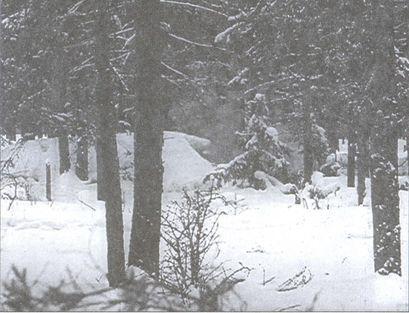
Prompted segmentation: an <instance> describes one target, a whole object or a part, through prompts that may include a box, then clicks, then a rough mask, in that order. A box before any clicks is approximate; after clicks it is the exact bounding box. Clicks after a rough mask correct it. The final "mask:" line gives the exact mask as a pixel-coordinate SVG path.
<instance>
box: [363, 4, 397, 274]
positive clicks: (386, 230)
mask: <svg viewBox="0 0 409 313" xmlns="http://www.w3.org/2000/svg"><path fill="white" fill-rule="evenodd" d="M392 5H393V4H392V2H388V1H387V2H383V1H380V0H377V1H376V0H374V1H373V4H372V9H373V12H371V13H372V14H371V17H373V20H372V25H371V29H372V30H373V34H372V36H371V40H372V41H373V42H371V44H372V45H373V47H374V53H373V59H372V60H373V64H369V66H370V68H373V69H374V73H373V85H372V86H371V90H370V91H371V93H370V96H371V97H372V101H373V103H374V107H373V108H372V110H371V111H372V112H375V115H376V118H375V121H374V127H373V132H372V136H371V139H372V140H371V149H372V151H371V152H372V155H371V186H372V189H371V193H372V199H371V200H372V214H373V231H374V242H373V248H374V260H375V271H376V272H378V273H380V274H383V275H388V274H390V273H396V274H398V275H401V274H402V272H401V240H400V230H401V227H400V222H399V184H398V156H397V153H398V131H397V130H398V129H397V118H396V112H397V103H396V101H393V97H394V96H395V94H396V80H395V70H396V67H395V53H394V42H393V36H394V19H393V7H392Z"/></svg>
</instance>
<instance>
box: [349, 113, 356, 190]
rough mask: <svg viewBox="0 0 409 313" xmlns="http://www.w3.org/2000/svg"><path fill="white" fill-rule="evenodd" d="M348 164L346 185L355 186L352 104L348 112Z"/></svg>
mask: <svg viewBox="0 0 409 313" xmlns="http://www.w3.org/2000/svg"><path fill="white" fill-rule="evenodd" d="M348 120H349V123H348V124H349V129H348V166H347V186H348V187H355V157H356V136H355V127H356V126H355V118H354V110H353V108H352V105H351V106H350V108H349V112H348Z"/></svg>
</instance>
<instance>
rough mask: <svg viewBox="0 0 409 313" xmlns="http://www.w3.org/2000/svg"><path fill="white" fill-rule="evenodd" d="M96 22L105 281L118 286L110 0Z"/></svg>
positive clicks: (121, 265) (120, 245) (119, 226)
mask: <svg viewBox="0 0 409 313" xmlns="http://www.w3.org/2000/svg"><path fill="white" fill-rule="evenodd" d="M97 3H98V4H97V10H98V11H97V12H96V13H97V18H96V21H95V24H96V25H95V26H96V29H95V66H96V70H97V74H98V78H97V86H96V100H97V107H98V113H99V127H98V134H97V136H98V138H97V140H98V143H99V144H100V157H101V159H102V163H103V164H104V177H106V178H107V179H106V180H105V186H106V190H105V192H106V194H105V196H106V198H105V210H106V234H107V260H108V275H107V277H108V282H109V285H110V286H112V287H117V286H118V285H119V284H120V283H121V282H123V281H124V279H125V252H124V239H123V232H124V226H123V217H122V199H121V184H120V178H119V161H118V152H117V143H116V134H115V127H116V125H115V119H116V114H115V108H114V105H113V103H112V94H113V89H112V77H111V68H110V63H109V51H110V44H109V37H108V36H109V34H110V33H111V28H110V27H109V24H110V16H109V6H110V4H109V3H110V1H97Z"/></svg>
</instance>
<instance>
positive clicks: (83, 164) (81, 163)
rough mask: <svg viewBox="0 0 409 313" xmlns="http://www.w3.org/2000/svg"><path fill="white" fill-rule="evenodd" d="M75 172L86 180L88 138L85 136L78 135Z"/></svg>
mask: <svg viewBox="0 0 409 313" xmlns="http://www.w3.org/2000/svg"><path fill="white" fill-rule="evenodd" d="M75 173H76V175H77V176H78V178H79V179H80V180H82V181H86V180H88V139H87V137H86V136H81V137H79V138H78V141H77V164H76V166H75Z"/></svg>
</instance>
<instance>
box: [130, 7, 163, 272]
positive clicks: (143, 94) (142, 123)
mask: <svg viewBox="0 0 409 313" xmlns="http://www.w3.org/2000/svg"><path fill="white" fill-rule="evenodd" d="M160 21H161V5H160V1H159V0H141V1H139V3H138V6H137V7H135V29H136V30H137V39H136V46H135V47H136V55H137V59H138V63H137V68H136V72H137V80H136V84H135V86H136V89H137V92H136V94H137V95H138V103H137V111H138V116H139V119H138V120H137V121H135V138H134V157H135V159H134V166H135V175H134V210H133V217H132V231H131V241H130V248H129V259H128V263H129V265H136V266H139V267H141V268H142V269H143V270H145V271H146V272H147V273H148V274H150V275H158V272H159V241H160V222H161V207H162V189H163V186H162V183H163V166H162V146H163V124H164V115H165V114H166V111H165V109H164V102H163V98H162V95H161V92H160V91H161V89H162V88H161V81H160V79H161V76H160V75H161V73H160V64H161V54H162V49H163V47H162V45H163V41H164V39H163V38H162V34H161V28H160Z"/></svg>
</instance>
